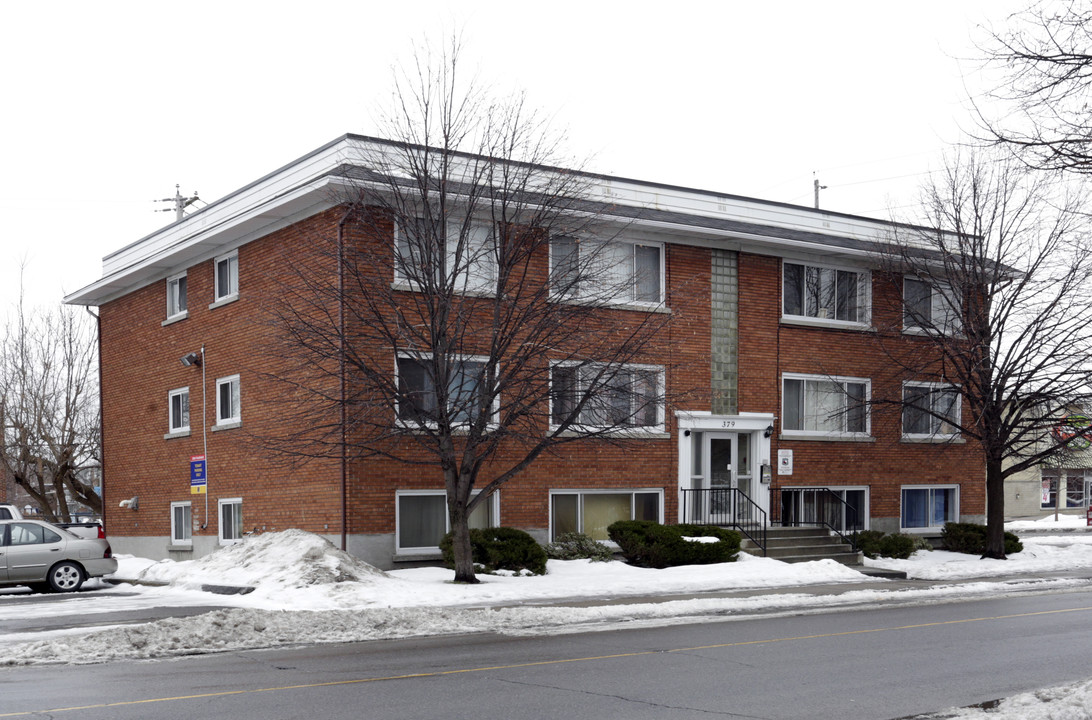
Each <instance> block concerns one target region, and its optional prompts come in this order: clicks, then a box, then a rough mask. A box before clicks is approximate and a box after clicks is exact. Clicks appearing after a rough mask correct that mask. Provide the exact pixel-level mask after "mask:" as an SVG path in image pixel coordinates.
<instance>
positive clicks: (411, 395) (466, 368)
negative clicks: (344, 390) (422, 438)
mask: <svg viewBox="0 0 1092 720" xmlns="http://www.w3.org/2000/svg"><path fill="white" fill-rule="evenodd" d="M396 369H397V372H398V394H399V398H400V400H399V402H398V419H399V420H401V421H403V422H407V423H416V424H435V423H437V422H438V421H439V419H440V412H439V408H440V405H439V403H440V395H441V394H442V395H446V400H447V419H448V421H450V422H452V423H456V424H466V423H469V422H470V421H471V420H472V419H474V418H475V417H477V414H478V411H479V408H480V407H481V403H482V401H483V398H482V394H483V392H484V389H485V386H484V384H483V383H484V377H483V375H484V373H485V362H484V361H481V360H474V359H469V358H468V359H464V360H457V361H454V362H453V363H452V368H451V377H450V378H449V379H448V382H447V391H446V392H445V393H438V392H437V391H436V381H435V380H434V378H433V377H432V370H431V367H430V364H429V363H426V362H425V361H422V360H417V359H415V358H411V357H400V358H398V363H397V368H396ZM498 401H499V398H494V402H493V408H492V413H493V414H495V413H496V412H497V409H498Z"/></svg>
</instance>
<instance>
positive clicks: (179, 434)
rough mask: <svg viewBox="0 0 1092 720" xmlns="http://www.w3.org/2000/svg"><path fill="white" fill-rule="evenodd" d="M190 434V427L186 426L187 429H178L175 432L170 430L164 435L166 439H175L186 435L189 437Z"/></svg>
mask: <svg viewBox="0 0 1092 720" xmlns="http://www.w3.org/2000/svg"><path fill="white" fill-rule="evenodd" d="M189 436H190V429H189V428H186V429H185V430H176V431H174V432H169V433H167V434H166V435H164V436H163V439H164V440H174V439H175V438H184V437H189Z"/></svg>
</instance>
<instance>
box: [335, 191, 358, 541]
mask: <svg viewBox="0 0 1092 720" xmlns="http://www.w3.org/2000/svg"><path fill="white" fill-rule="evenodd" d="M354 207H355V206H353V205H350V206H349V208H348V209H347V210H346V211H345V214H344V215H342V216H341V220H339V221H338V223H337V330H338V332H337V338H338V340H337V342H338V353H337V367H338V385H339V388H338V393H339V395H338V410H339V412H340V418H339V421H340V422H339V425H340V427H339V429H338V432H339V433H340V438H339V440H340V442H339V444H340V446H341V447H340V456H341V457H340V462H341V549H342V550H343V551H344V550H346V548H347V536H348V528H347V525H348V522H349V510H348V503H349V499H348V494H349V458H348V453H347V452H346V449H345V439H346V434H345V424H346V420H347V417H348V413H347V411H346V409H345V223H346V222H347V221H348V220H349V217H350V216H351V215H352V213H353V210H354Z"/></svg>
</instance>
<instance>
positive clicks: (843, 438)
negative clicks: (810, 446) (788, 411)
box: [778, 431, 876, 443]
mask: <svg viewBox="0 0 1092 720" xmlns="http://www.w3.org/2000/svg"><path fill="white" fill-rule="evenodd" d="M778 439H780V440H792V441H794V442H795V441H797V440H804V441H807V442H860V443H874V442H876V438H875V437H873V436H872V435H805V434H803V433H794V432H791V431H790V432H783V433H781V434H780V435H779V436H778Z"/></svg>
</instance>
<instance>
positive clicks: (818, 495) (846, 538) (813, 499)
mask: <svg viewBox="0 0 1092 720" xmlns="http://www.w3.org/2000/svg"><path fill="white" fill-rule="evenodd" d="M781 524H782V525H784V526H789V527H799V526H801V525H821V526H823V527H826V528H827V529H829V530H830V531H831V532H833V533H834V534H835V535H837V536H838V537H840V538H841V539H842V541H843V542H845V543H848V544H849V545H850V546H852V547H853V549H854V550H856V549H857V542H856V535H857V533H858V532H860V531H861V530H863V529H864V524H863V521H862V518H861V517H860V513H859V512H858V511H857V508H855V507H853V506H852V505H850V504H849V503H847V502H846V501H845V498H843V497H842V496H841V495H839V494H838V493H836V492H834V491H833V490H831V489H830V488H825V487H818V488H793V489H791V490H784V491H782V493H781Z"/></svg>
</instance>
